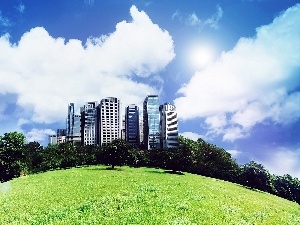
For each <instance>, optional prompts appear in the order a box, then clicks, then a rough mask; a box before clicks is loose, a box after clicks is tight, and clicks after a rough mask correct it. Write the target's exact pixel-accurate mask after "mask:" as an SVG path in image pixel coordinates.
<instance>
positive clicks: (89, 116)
mask: <svg viewBox="0 0 300 225" xmlns="http://www.w3.org/2000/svg"><path fill="white" fill-rule="evenodd" d="M97 106H98V103H97V102H87V103H86V104H85V105H84V106H83V107H81V110H80V112H81V144H82V145H97V134H98V126H97V117H98V115H97Z"/></svg>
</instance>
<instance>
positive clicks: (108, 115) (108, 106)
mask: <svg viewBox="0 0 300 225" xmlns="http://www.w3.org/2000/svg"><path fill="white" fill-rule="evenodd" d="M99 115H100V116H99V145H100V146H102V145H105V144H108V143H111V142H112V141H113V140H116V139H119V138H121V129H122V124H121V123H122V122H121V103H120V100H119V99H117V98H115V97H108V98H104V99H102V100H101V102H100V104H99Z"/></svg>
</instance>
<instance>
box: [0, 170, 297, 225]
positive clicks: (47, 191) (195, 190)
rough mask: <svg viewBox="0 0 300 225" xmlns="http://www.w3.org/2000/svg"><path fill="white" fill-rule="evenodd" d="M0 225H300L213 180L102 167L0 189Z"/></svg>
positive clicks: (262, 198)
mask: <svg viewBox="0 0 300 225" xmlns="http://www.w3.org/2000/svg"><path fill="white" fill-rule="evenodd" d="M0 185H1V186H0V224H5V225H6V224H18V225H20V224H21V225H22V224H47V225H48V224H53V225H54V224H57V225H58V224H68V225H69V224H149V225H150V224H151V225H154V224H159V225H161V224H174V225H175V224H176V225H179V224H180V225H183V224H226V225H227V224H245V225H246V224H268V225H269V224H280V225H282V224H291V225H295V224H300V206H299V205H298V204H297V203H294V202H290V201H287V200H285V199H282V198H279V197H276V196H273V195H270V194H268V193H263V192H258V191H253V190H249V189H247V188H244V187H241V186H239V185H236V184H232V183H229V182H225V181H220V180H217V179H212V178H207V177H202V176H197V175H193V174H188V173H184V175H178V174H171V173H165V172H164V171H163V170H158V169H150V168H129V167H122V168H121V169H119V170H107V169H106V167H104V166H91V167H83V168H73V169H68V170H57V171H49V172H46V173H42V174H35V175H29V176H26V177H22V178H18V179H14V180H12V181H10V182H9V183H5V184H0Z"/></svg>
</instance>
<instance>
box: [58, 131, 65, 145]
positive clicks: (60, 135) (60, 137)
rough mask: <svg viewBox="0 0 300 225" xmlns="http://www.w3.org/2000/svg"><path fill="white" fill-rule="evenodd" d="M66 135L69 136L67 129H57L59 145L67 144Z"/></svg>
mask: <svg viewBox="0 0 300 225" xmlns="http://www.w3.org/2000/svg"><path fill="white" fill-rule="evenodd" d="M66 134H67V130H66V129H57V132H56V138H57V139H56V140H57V144H61V143H65V142H66Z"/></svg>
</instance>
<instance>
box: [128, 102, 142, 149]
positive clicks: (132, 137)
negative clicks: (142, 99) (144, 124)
mask: <svg viewBox="0 0 300 225" xmlns="http://www.w3.org/2000/svg"><path fill="white" fill-rule="evenodd" d="M125 137H126V141H127V142H128V143H129V144H130V145H133V146H136V147H137V146H139V145H140V132H139V107H138V106H136V105H134V104H132V105H129V106H127V107H126V110H125Z"/></svg>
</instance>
